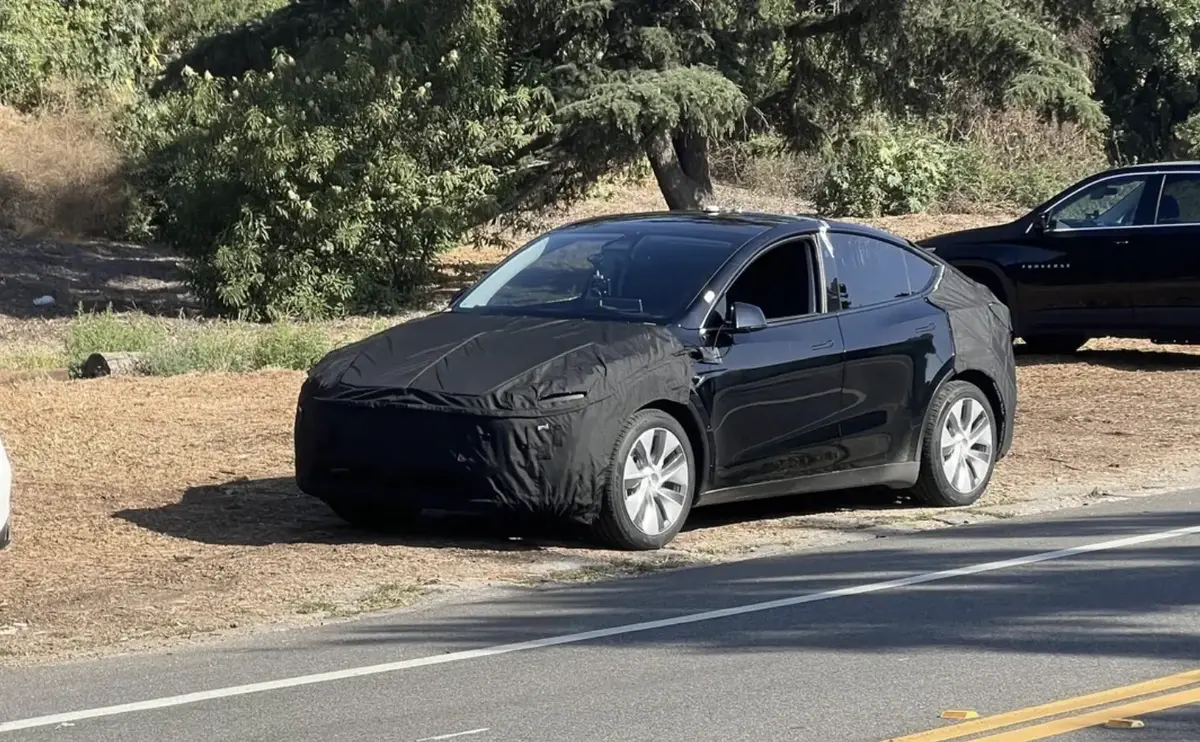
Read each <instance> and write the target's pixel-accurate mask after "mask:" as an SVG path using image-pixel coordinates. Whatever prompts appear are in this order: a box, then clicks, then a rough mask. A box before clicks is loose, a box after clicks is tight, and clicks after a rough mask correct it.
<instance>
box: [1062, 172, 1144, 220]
mask: <svg viewBox="0 0 1200 742" xmlns="http://www.w3.org/2000/svg"><path fill="white" fill-rule="evenodd" d="M1145 190H1146V177H1145V176H1140V175H1139V176H1130V177H1128V178H1113V179H1111V180H1105V181H1101V182H1099V183H1096V184H1095V185H1093V186H1091V187H1089V188H1085V189H1084V190H1083V191H1081V192H1079V193H1077V194H1075V195H1074V196H1070V197H1069V198H1067V200H1066V201H1064V202H1062V204H1060V205H1059V206H1058V207H1056V208H1055V209H1054V212H1053V214H1052V215H1051V219H1050V222H1051V224H1052V225H1053V227H1054V228H1055V229H1087V228H1094V227H1129V226H1133V225H1134V224H1136V223H1137V221H1136V219H1137V210H1138V204H1139V203H1140V202H1141V200H1142V193H1143V192H1144V191H1145Z"/></svg>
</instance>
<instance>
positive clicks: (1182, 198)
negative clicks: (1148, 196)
mask: <svg viewBox="0 0 1200 742" xmlns="http://www.w3.org/2000/svg"><path fill="white" fill-rule="evenodd" d="M1158 223H1159V224H1197V223H1200V175H1192V174H1190V173H1187V174H1182V173H1181V174H1179V175H1168V176H1167V177H1166V180H1164V181H1163V188H1162V197H1161V198H1159V201H1158Z"/></svg>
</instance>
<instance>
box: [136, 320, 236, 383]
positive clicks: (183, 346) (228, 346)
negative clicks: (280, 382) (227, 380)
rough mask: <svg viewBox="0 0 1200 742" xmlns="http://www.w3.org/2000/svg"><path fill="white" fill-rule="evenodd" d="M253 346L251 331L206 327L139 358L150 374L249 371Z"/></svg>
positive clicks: (173, 374) (225, 327)
mask: <svg viewBox="0 0 1200 742" xmlns="http://www.w3.org/2000/svg"><path fill="white" fill-rule="evenodd" d="M253 349H254V342H253V339H252V338H251V337H250V334H249V333H247V332H245V331H242V330H240V329H239V328H236V327H232V326H219V325H218V326H212V327H206V328H204V329H198V330H194V331H192V332H189V333H188V334H186V335H184V336H181V337H179V338H177V339H175V340H172V341H169V342H165V343H163V344H162V345H159V346H157V347H154V348H151V349H150V350H149V351H148V352H147V353H146V355H145V357H143V358H142V368H143V371H144V372H145V373H148V374H150V375H152V376H177V375H179V374H186V373H189V372H193V371H200V372H210V373H211V372H218V371H231V372H238V371H250V370H252V369H253V366H252V364H251V355H252V352H253Z"/></svg>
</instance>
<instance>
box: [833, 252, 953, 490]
mask: <svg viewBox="0 0 1200 742" xmlns="http://www.w3.org/2000/svg"><path fill="white" fill-rule="evenodd" d="M827 239H828V249H827V250H826V251H825V252H824V253H823V255H824V258H823V259H824V260H825V263H826V273H827V274H832V275H834V276H835V277H836V283H835V284H834V285H833V287H832V288H831V290H830V294H831V296H832V297H833V298H831V302H836V309H837V312H836V314H835V316H836V317H837V319H838V324H839V327H840V328H841V333H842V338H843V342H844V343H845V347H846V352H845V362H844V363H845V372H844V381H843V393H842V409H841V410H840V411H839V420H840V426H841V433H842V442H841V448H842V457H843V458H842V460H841V461H840V462H839V469H843V470H854V469H864V468H867V467H885V466H887V465H889V464H897V463H902V462H904V461H906V460H908V459H909V458H911V456H910V452H911V451H912V450H913V448H914V443H915V440H916V437H917V436H919V435H920V434H921V427H922V424H923V422H924V415H925V409H926V408H927V407H928V405H929V399H928V396H929V394H930V391H931V389H932V388H933V385H934V384H933V382H934V381H936V379H937V378H938V375H939V373H941V371H942V368H943V366H944V365H945V364H946V362H947V361H948V360H949V359H951V358H952V357H953V343H952V340H951V337H950V327H949V323H948V320H947V319H946V316H945V313H944V312H942V311H941V310H940V309H937V308H936V307H934V306H932V305H930V304H929V303H928V302H927V301H925V298H924V296H925V294H926V293H927V292H928V291H929V290H930V289H931V288H932V286H933V282H934V279H935V278H936V276H937V272H938V270H939V267H938V266H937V265H936V264H934V263H932V262H931V261H929V260H927V259H926V258H925V257H924V256H922V255H920V254H919V253H918V251H916V250H913V249H911V248H908V247H905V246H902V245H900V244H899V243H897V242H892V241H889V240H886V239H883V238H876V237H872V236H867V235H865V234H860V233H855V232H848V231H846V232H843V231H837V230H832V231H830V232H828V233H827ZM879 478H880V481H882V480H884V479H887V476H886V472H885V471H882V470H881V472H880V473H879ZM865 483H870V482H868V481H864V484H865Z"/></svg>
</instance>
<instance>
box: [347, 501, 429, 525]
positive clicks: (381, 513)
mask: <svg viewBox="0 0 1200 742" xmlns="http://www.w3.org/2000/svg"><path fill="white" fill-rule="evenodd" d="M327 504H328V505H329V508H330V509H331V510H333V512H334V513H336V514H337V516H338V517H339V518H341V519H342V520H344V521H346V522H347V523H349V524H350V525H352V526H354V527H355V528H361V529H363V530H364V531H373V532H377V533H386V532H389V531H396V530H400V529H403V528H405V527H407V526H410V525H412V524H413V523H414V522H416V520H417V519H418V518H420V517H421V509H420V508H412V507H407V506H404V505H396V504H392V503H379V502H370V503H366V502H363V501H361V500H337V501H334V502H329V503H327Z"/></svg>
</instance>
